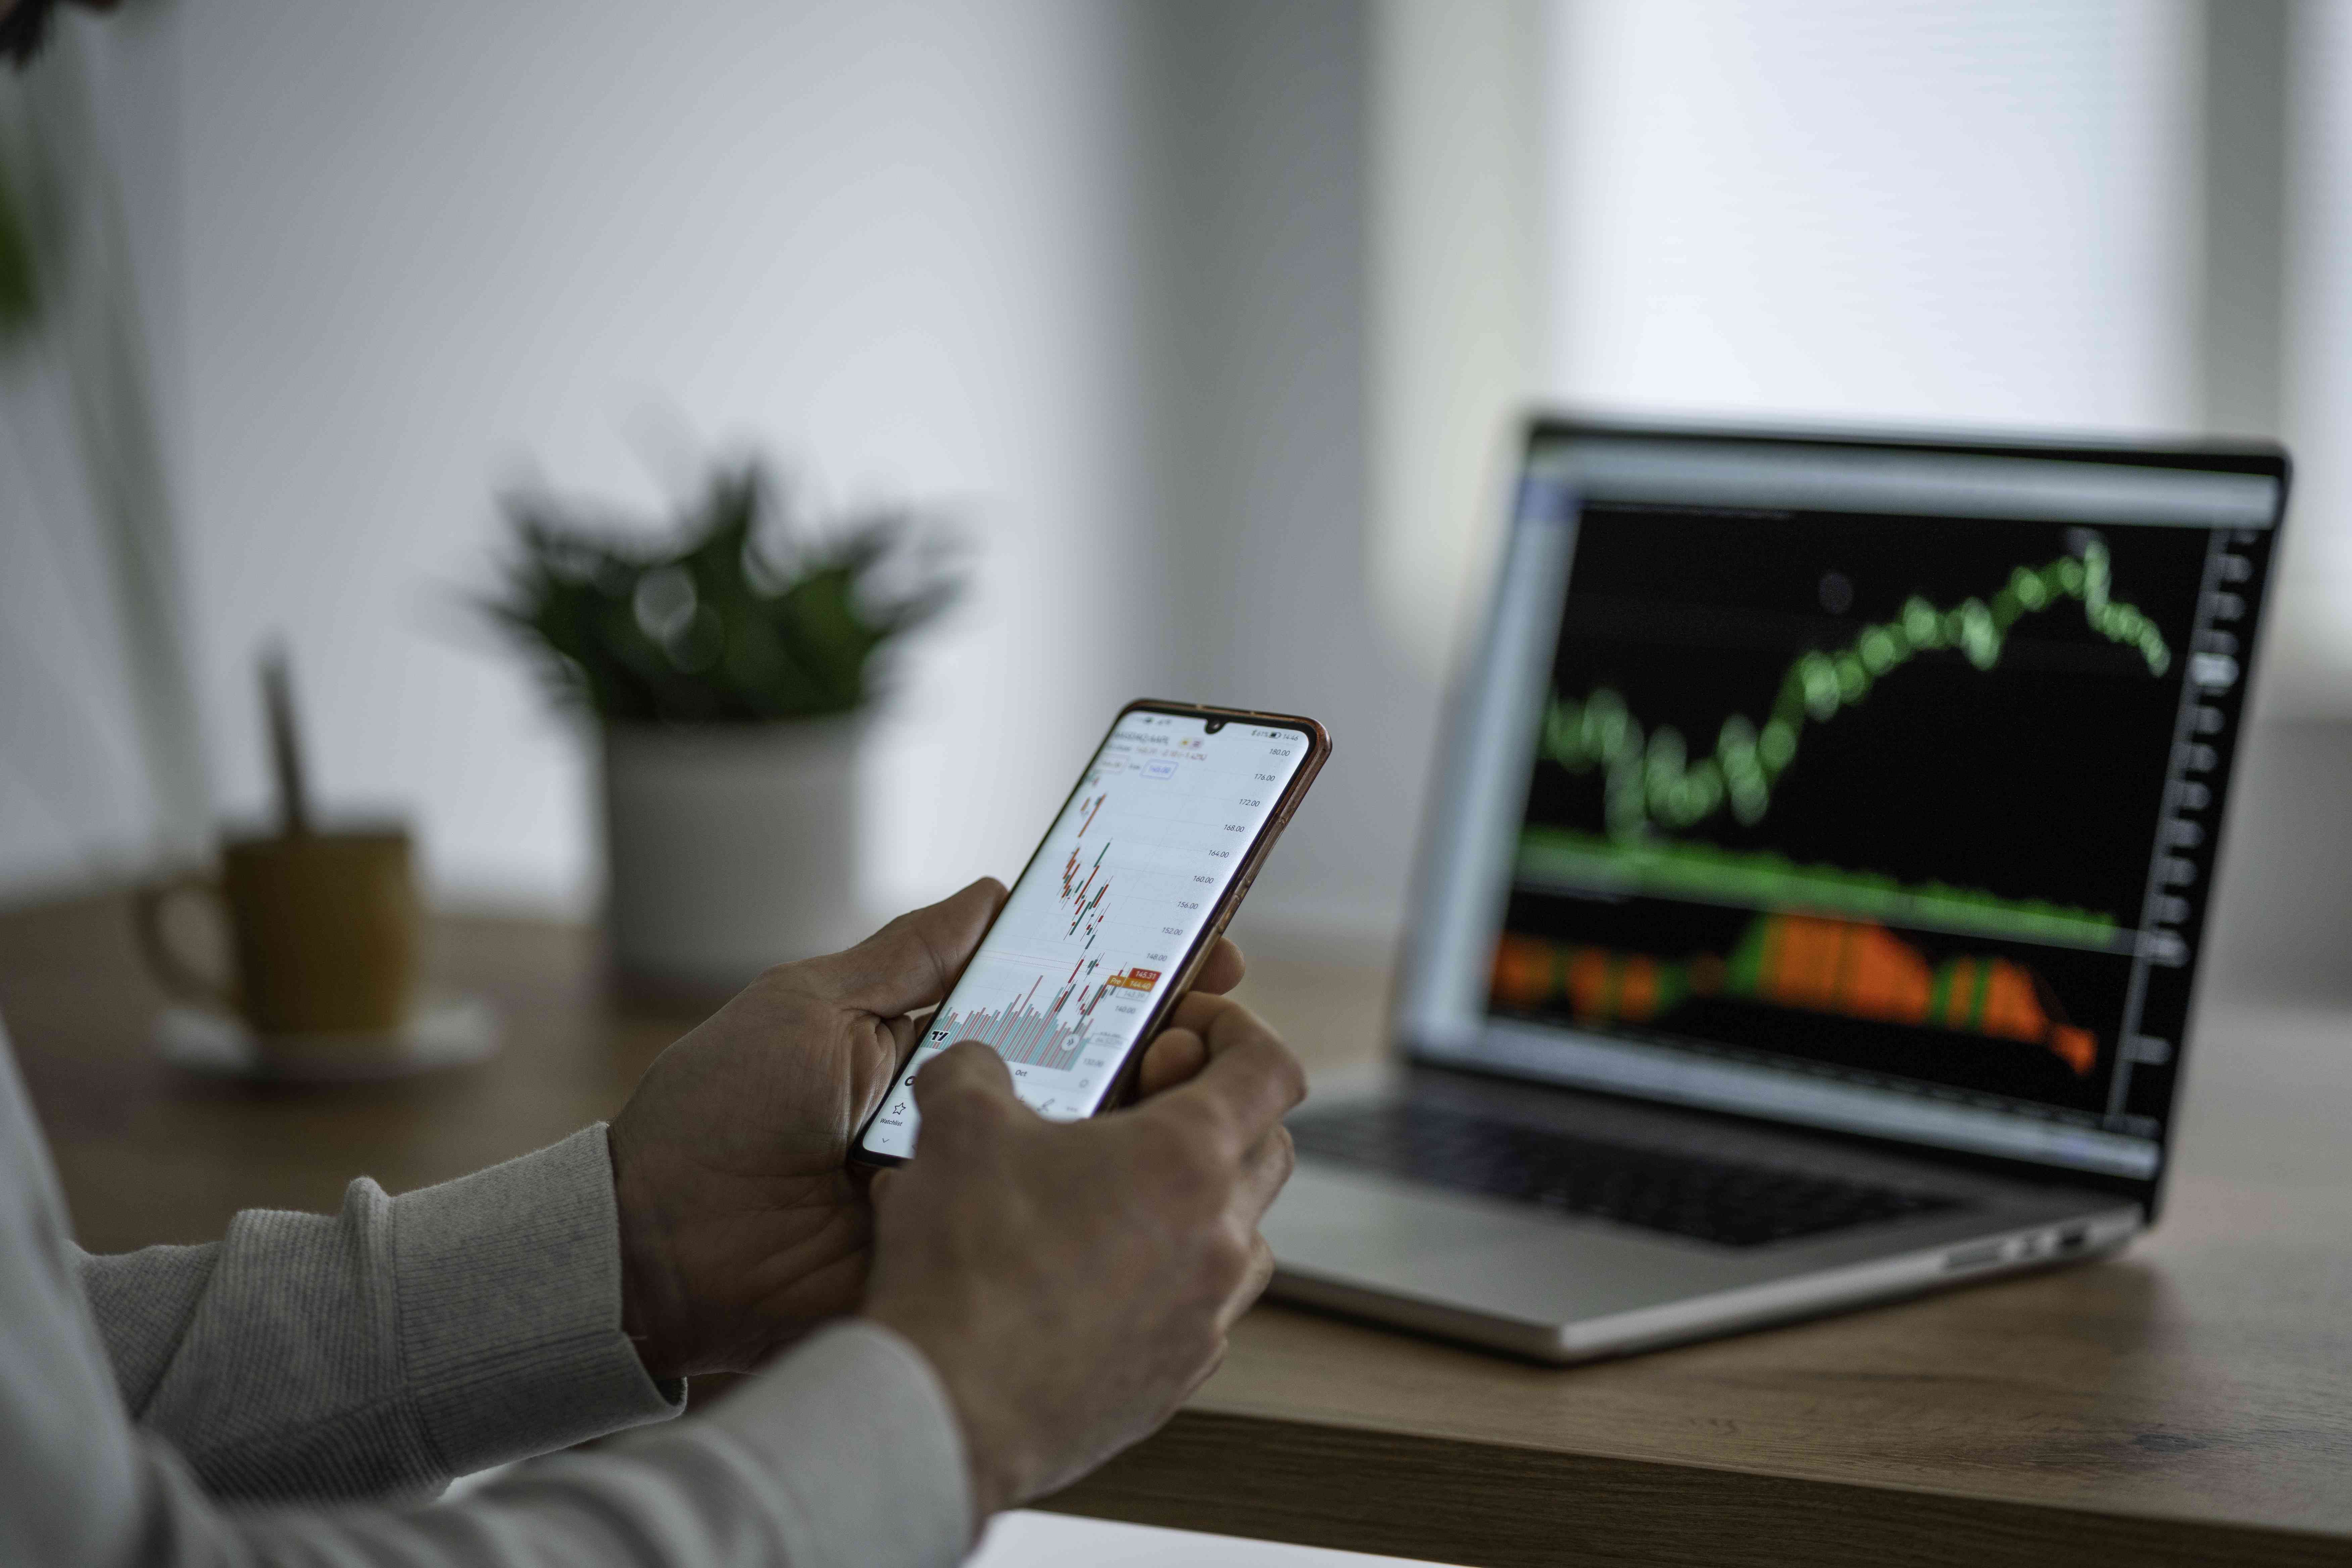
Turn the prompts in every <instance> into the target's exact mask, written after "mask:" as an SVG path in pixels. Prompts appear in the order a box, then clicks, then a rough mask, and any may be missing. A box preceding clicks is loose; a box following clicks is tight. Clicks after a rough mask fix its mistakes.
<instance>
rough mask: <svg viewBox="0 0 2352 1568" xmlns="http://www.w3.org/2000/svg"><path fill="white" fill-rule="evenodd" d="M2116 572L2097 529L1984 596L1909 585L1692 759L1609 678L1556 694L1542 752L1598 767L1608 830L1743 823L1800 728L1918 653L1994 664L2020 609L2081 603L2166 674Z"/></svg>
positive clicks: (1753, 813)
mask: <svg viewBox="0 0 2352 1568" xmlns="http://www.w3.org/2000/svg"><path fill="white" fill-rule="evenodd" d="M2111 581H2112V574H2111V570H2110V566H2109V562H2108V557H2107V548H2106V546H2105V544H2104V543H2103V542H2099V541H2098V540H2095V539H2094V540H2091V541H2089V542H2087V543H2086V544H2085V545H2084V548H2083V551H2082V553H2081V554H2079V555H2064V556H2061V557H2060V558H2059V559H2057V560H2055V561H2053V562H2051V563H2049V564H2047V565H2045V566H2042V567H2040V568H2039V569H2036V568H2033V567H2029V566H2020V567H2018V568H2016V569H2015V570H2014V571H2012V572H2011V574H2010V576H2009V581H2008V582H2007V583H2006V584H2003V585H2002V586H2001V588H2000V590H1999V591H1998V592H1996V593H1995V594H1993V595H1992V596H1991V597H1990V600H1987V599H1982V598H1973V597H1972V598H1969V599H1967V600H1964V601H1962V602H1961V603H1960V604H1958V605H1953V606H1952V607H1950V608H1948V609H1938V608H1937V607H1936V606H1935V605H1930V604H1929V603H1927V600H1925V599H1924V598H1921V597H1919V596H1918V595H1913V596H1912V597H1911V598H1910V599H1909V600H1907V601H1906V603H1905V604H1904V605H1903V608H1902V610H1901V612H1900V613H1899V614H1898V615H1897V616H1896V617H1895V619H1893V620H1891V621H1886V622H1883V623H1880V624H1878V625H1874V626H1867V627H1865V628H1864V630H1863V631H1862V633H1861V634H1860V635H1859V636H1858V637H1855V638H1854V640H1853V643H1852V644H1851V645H1849V646H1848V647H1844V648H1842V649H1840V650H1838V651H1835V652H1824V651H1822V650H1819V649H1814V650H1810V651H1808V652H1805V653H1802V654H1800V655H1799V656H1798V657H1797V658H1796V659H1795V660H1794V661H1792V662H1791V663H1790V666H1789V669H1788V673H1787V674H1786V675H1785V676H1783V677H1782V678H1781V681H1780V693H1779V695H1778V696H1777V697H1776V698H1775V700H1774V701H1773V704H1772V711H1771V713H1770V715H1769V717H1768V718H1767V719H1766V720H1765V721H1764V722H1763V724H1762V725H1761V726H1759V725H1758V724H1757V723H1756V722H1755V721H1753V720H1751V719H1749V718H1748V716H1747V715H1745V714H1740V713H1735V714H1733V715H1731V716H1730V717H1729V718H1727V719H1726V720H1725V721H1723V726H1722V728H1721V730H1720V731H1718V732H1717V736H1716V742H1715V750H1714V752H1713V754H1711V755H1709V756H1706V757H1704V758H1701V759H1700V760H1698V761H1696V762H1693V761H1692V760H1691V757H1690V745H1689V742H1687V741H1685V739H1684V737H1683V734H1682V732H1681V731H1679V730H1676V729H1675V728H1674V727H1672V726H1670V725H1663V724H1662V725H1658V726H1657V727H1655V728H1654V729H1649V730H1646V731H1645V729H1644V728H1643V724H1642V721H1640V720H1639V719H1636V718H1635V717H1634V716H1633V713H1632V711H1631V710H1628V709H1627V707H1626V705H1625V700H1624V699H1623V698H1622V697H1621V696H1619V695H1618V693H1617V692H1615V691H1613V690H1612V689H1609V688H1607V687H1601V688H1599V689H1595V690H1594V691H1592V692H1591V694H1590V695H1589V696H1587V697H1586V698H1585V699H1584V700H1583V701H1581V702H1578V701H1574V700H1570V699H1567V698H1563V697H1560V696H1559V695H1557V694H1555V695H1554V696H1553V698H1552V700H1551V704H1550V707H1549V710H1548V711H1547V712H1546V714H1545V716H1544V725H1543V733H1542V736H1541V738H1540V741H1539V742H1538V753H1539V754H1540V755H1541V756H1543V757H1545V758H1547V759H1549V761H1551V762H1554V763H1559V765H1560V766H1561V767H1564V768H1566V769H1568V770H1569V771H1570V772H1571V773H1590V772H1591V771H1592V769H1594V768H1595V767H1598V768H1600V769H1601V770H1602V771H1603V773H1604V776H1605V780H1606V783H1605V786H1604V791H1603V794H1604V798H1605V801H1606V816H1607V821H1608V828H1609V833H1610V836H1611V837H1612V838H1615V839H1620V840H1631V839H1635V838H1638V837H1642V836H1643V835H1644V834H1645V833H1647V832H1648V831H1649V830H1650V829H1652V828H1654V827H1662V828H1665V829H1668V830H1679V829H1682V828H1686V827H1692V826H1696V825H1697V824H1699V823H1701V822H1704V821H1706V819H1708V818H1709V817H1711V816H1715V815H1717V813H1718V812H1721V811H1723V810H1724V809H1726V808H1727V807H1728V808H1729V810H1730V812H1731V815H1732V816H1733V817H1734V818H1735V819H1737V820H1738V822H1739V823H1740V824H1742V825H1743V826H1752V825H1754V824H1755V823H1757V822H1759V821H1760V820H1761V819H1762V818H1763V816H1764V814H1765V812H1766V811H1767V810H1768V809H1769V807H1770V805H1771V801H1772V791H1773V788H1774V786H1775V785H1776V784H1778V783H1779V781H1780V776H1781V775H1782V774H1783V773H1787V772H1788V770H1789V767H1790V763H1794V762H1795V761H1796V758H1797V752H1798V746H1799V742H1801V740H1802V738H1803V735H1804V731H1805V728H1806V726H1807V725H1808V724H1822V723H1826V722H1828V721H1831V720H1832V719H1834V718H1836V717H1837V715H1838V714H1839V713H1840V712H1841V711H1843V710H1845V709H1847V708H1851V707H1853V705H1854V704H1856V703H1858V702H1860V701H1862V700H1864V698H1866V697H1867V696H1869V694H1870V692H1871V689H1872V688H1873V687H1874V686H1875V685H1876V684H1877V683H1878V682H1879V681H1880V680H1883V679H1885V678H1886V677H1887V676H1889V675H1891V674H1892V673H1894V672H1895V670H1897V669H1900V668H1902V667H1903V666H1904V665H1905V664H1906V663H1908V662H1909V661H1910V660H1911V659H1912V658H1915V657H1916V656H1917V655H1919V654H1922V653H1929V652H1936V651H1939V650H1943V649H1954V650H1957V651H1958V652H1959V653H1960V654H1962V655H1963V656H1965V657H1966V658H1967V659H1968V660H1969V663H1970V664H1973V665H1974V666H1976V668H1979V669H1980V670H1990V669H1991V668H1993V667H1994V666H1996V665H1998V664H1999V663H2000V658H2001V651H2002V649H2003V648H2004V647H2006V645H2007V643H2008V638H2009V633H2010V629H2011V627H2012V626H2015V625H2016V624H2017V622H2018V621H2019V620H2020V619H2021V617H2023V616H2027V615H2031V614H2035V613H2039V612H2045V611H2049V610H2053V609H2056V608H2057V607H2059V606H2060V605H2064V604H2067V603H2070V602H2071V603H2075V604H2079V605H2082V606H2083V616H2084V622H2085V623H2086V624H2087V625H2088V626H2090V627H2091V629H2092V630H2093V631H2095V632H2096V633H2098V634H2099V635H2100V636H2101V637H2105V638H2106V639H2107V640H2108V641H2110V642H2113V643H2116V644H2120V645H2121V646H2123V647H2128V648H2131V649H2133V650H2135V651H2136V652H2137V653H2138V654H2139V655H2140V657H2141V658H2142V659H2143V660H2144V661H2145V662H2146V664H2147V669H2148V673H2149V674H2150V675H2152V676H2161V675H2162V674H2164V672H2165V671H2166V670H2167V669H2168V668H2170V667H2171V664H2172V650H2171V648H2170V647H2168V646H2167V645H2166V643H2165V640H2164V636H2163V634H2162V633H2161V632H2160V631H2158V628H2157V626H2156V623H2155V622H2154V621H2152V620H2150V619H2149V618H2148V617H2147V616H2146V615H2144V614H2142V613H2141V612H2140V610H2138V609H2137V607H2136V606H2134V605H2127V604H2125V603H2122V602H2121V601H2119V600H2117V599H2116V598H2114V597H2112V596H2111V594H2110V592H2109V589H2110V584H2111Z"/></svg>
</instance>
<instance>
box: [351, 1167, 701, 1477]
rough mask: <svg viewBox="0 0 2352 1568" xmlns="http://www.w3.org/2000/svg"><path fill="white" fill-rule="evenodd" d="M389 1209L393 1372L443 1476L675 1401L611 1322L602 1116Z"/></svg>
mask: <svg viewBox="0 0 2352 1568" xmlns="http://www.w3.org/2000/svg"><path fill="white" fill-rule="evenodd" d="M392 1209H393V1225H392V1238H393V1258H394V1279H395V1280H396V1281H397V1287H398V1292H399V1310H400V1344H401V1354H402V1358H403V1372H404V1376H405V1378H406V1380H407V1384H408V1387H409V1389H410V1390H411V1392H412V1393H413V1394H414V1395H415V1399H416V1402H417V1406H418V1409H419V1411H420V1413H421V1414H422V1415H423V1418H424V1422H425V1430H426V1432H427V1433H428V1434H429V1435H430V1436H431V1437H432V1439H433V1441H434V1443H435V1445H436V1447H438V1448H439V1449H440V1451H441V1458H442V1460H443V1462H444V1463H445V1464H446V1465H447V1467H448V1468H449V1470H450V1471H451V1473H453V1474H458V1475H462V1474H464V1473H466V1472H467V1471H469V1470H478V1469H481V1468H485V1467H487V1466H489V1465H495V1464H500V1463H503V1462H505V1461H506V1460H509V1459H516V1458H523V1457H525V1456H527V1455H531V1454H543V1453H546V1452H548V1451H549V1450H550V1449H553V1448H561V1447H567V1446H569V1445H571V1444H573V1443H578V1442H583V1441H584V1440H586V1439H587V1438H590V1437H596V1436H603V1435H604V1434H605V1433H607V1432H613V1431H617V1430H619V1429H620V1428H622V1427H624V1426H637V1425H639V1424H641V1423H643V1422H646V1421H656V1420H660V1419H662V1418H664V1417H666V1416H670V1415H677V1413H678V1411H679V1410H681V1409H682V1408H684V1405H685V1399H684V1392H685V1391H684V1389H683V1387H682V1386H681V1385H678V1384H672V1385H670V1386H669V1387H668V1388H667V1389H665V1388H663V1387H662V1386H660V1385H658V1384H656V1383H655V1382H654V1380H653V1379H652V1378H651V1377H649V1376H647V1375H646V1370H645V1366H644V1364H643V1363H641V1362H639V1361H638V1359H637V1352H636V1351H635V1348H634V1347H633V1346H631V1344H630V1343H629V1341H628V1337H627V1336H626V1335H625V1334H624V1333H622V1331H621V1250H620V1223H619V1215H618V1212H617V1211H616V1209H615V1207H614V1197H613V1166H612V1160H611V1156H610V1155H609V1154H608V1153H607V1152H606V1150H605V1143H604V1124H603V1123H601V1122H599V1123H598V1124H597V1125H595V1126H593V1127H590V1128H586V1129H584V1130H583V1131H579V1132H575V1133H573V1134H572V1136H571V1137H569V1138H566V1139H565V1140H564V1141H563V1142H561V1143H557V1144H554V1145H552V1146H551V1147H549V1148H545V1149H541V1151H540V1152H537V1153H536V1154H526V1155H524V1156H523V1157H522V1158H520V1159H519V1160H509V1161H508V1162H507V1163H505V1164H503V1165H493V1166H491V1167H490V1168H489V1169H488V1170H487V1171H479V1172H477V1173H474V1174H473V1175H470V1176H466V1177H462V1178H460V1179H459V1180H457V1181H454V1182H445V1183H443V1184H441V1185H439V1186H437V1187H426V1188H425V1189H423V1190H422V1191H419V1192H414V1193H407V1194H403V1195H401V1196H399V1197H396V1198H394V1199H393V1200H392Z"/></svg>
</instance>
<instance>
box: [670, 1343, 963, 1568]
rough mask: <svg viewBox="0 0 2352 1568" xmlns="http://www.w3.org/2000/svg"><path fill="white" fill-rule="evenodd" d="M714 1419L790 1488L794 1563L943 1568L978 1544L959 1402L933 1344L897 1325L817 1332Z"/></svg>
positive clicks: (787, 1525)
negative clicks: (935, 1362)
mask: <svg viewBox="0 0 2352 1568" xmlns="http://www.w3.org/2000/svg"><path fill="white" fill-rule="evenodd" d="M706 1420H707V1424H708V1426H709V1427H710V1428H712V1429H715V1430H717V1431H719V1432H723V1433H725V1434H727V1435H728V1436H730V1437H732V1438H734V1439H735V1440H736V1441H737V1442H738V1443H740V1444H741V1445H742V1446H743V1447H746V1448H748V1449H750V1450H751V1454H752V1456H753V1457H754V1458H755V1459H757V1460H758V1462H759V1464H760V1467H761V1469H763V1470H764V1471H766V1472H767V1473H768V1474H770V1475H772V1476H773V1477H774V1478H775V1484H776V1485H777V1486H778V1487H779V1488H780V1489H782V1492H783V1493H784V1500H785V1501H786V1502H787V1503H788V1505H789V1506H788V1507H786V1508H785V1509H783V1510H779V1511H780V1514H781V1518H780V1524H781V1526H782V1529H783V1530H784V1531H785V1532H786V1533H787V1535H788V1536H789V1537H791V1538H792V1539H790V1541H789V1542H788V1544H789V1547H790V1550H788V1551H787V1552H785V1554H784V1560H785V1561H786V1562H789V1563H859V1564H862V1565H864V1568H933V1565H944V1564H949V1563H955V1562H957V1561H958V1560H960V1559H961V1557H962V1556H963V1554H964V1552H965V1550H966V1549H967V1548H969V1547H970V1546H971V1540H972V1530H971V1523H972V1521H971V1482H970V1479H969V1478H968V1476H967V1473H966V1470H965V1468H964V1451H963V1435H962V1431H961V1428H960V1427H959V1426H958V1425H957V1422H956V1416H955V1410H954V1407H953V1406H952V1405H950V1404H949V1403H948V1396H947V1391H946V1390H945V1389H944V1388H942V1387H940V1381H939V1378H938V1377H937V1376H936V1375H935V1374H934V1373H932V1371H931V1365H930V1363H929V1362H927V1361H925V1360H924V1359H923V1356H922V1352H919V1351H918V1350H916V1349H915V1348H914V1346H912V1345H910V1344H908V1342H906V1341H904V1340H902V1339H900V1338H899V1337H898V1335H897V1334H894V1333H892V1332H891V1331H889V1330H887V1329H885V1328H882V1327H880V1326H879V1325H877V1324H874V1323H868V1322H863V1321H850V1322H845V1323H838V1324H835V1326H834V1327H832V1328H829V1329H826V1330H824V1331H822V1332H820V1333H817V1334H815V1335H814V1336H813V1337H811V1338H810V1339H809V1340H808V1341H807V1342H805V1343H803V1344H802V1345H801V1346H799V1347H798V1348H797V1349H795V1350H794V1351H793V1352H792V1353H791V1354H789V1355H787V1356H785V1357H784V1358H783V1359H782V1361H779V1362H778V1363H776V1364H775V1365H774V1366H773V1367H772V1368H770V1369H769V1370H768V1371H767V1372H766V1373H762V1374H761V1376H760V1377H759V1378H758V1379H757V1380H755V1381H754V1382H753V1383H752V1384H750V1385H749V1386H748V1387H745V1388H743V1389H741V1390H740V1391H739V1392H737V1393H735V1394H730V1395H729V1396H728V1397H727V1398H726V1399H724V1400H722V1401H721V1402H720V1403H719V1405H718V1406H717V1407H716V1408H715V1409H713V1410H712V1412H711V1413H710V1415H709V1416H708V1417H707V1418H706Z"/></svg>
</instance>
